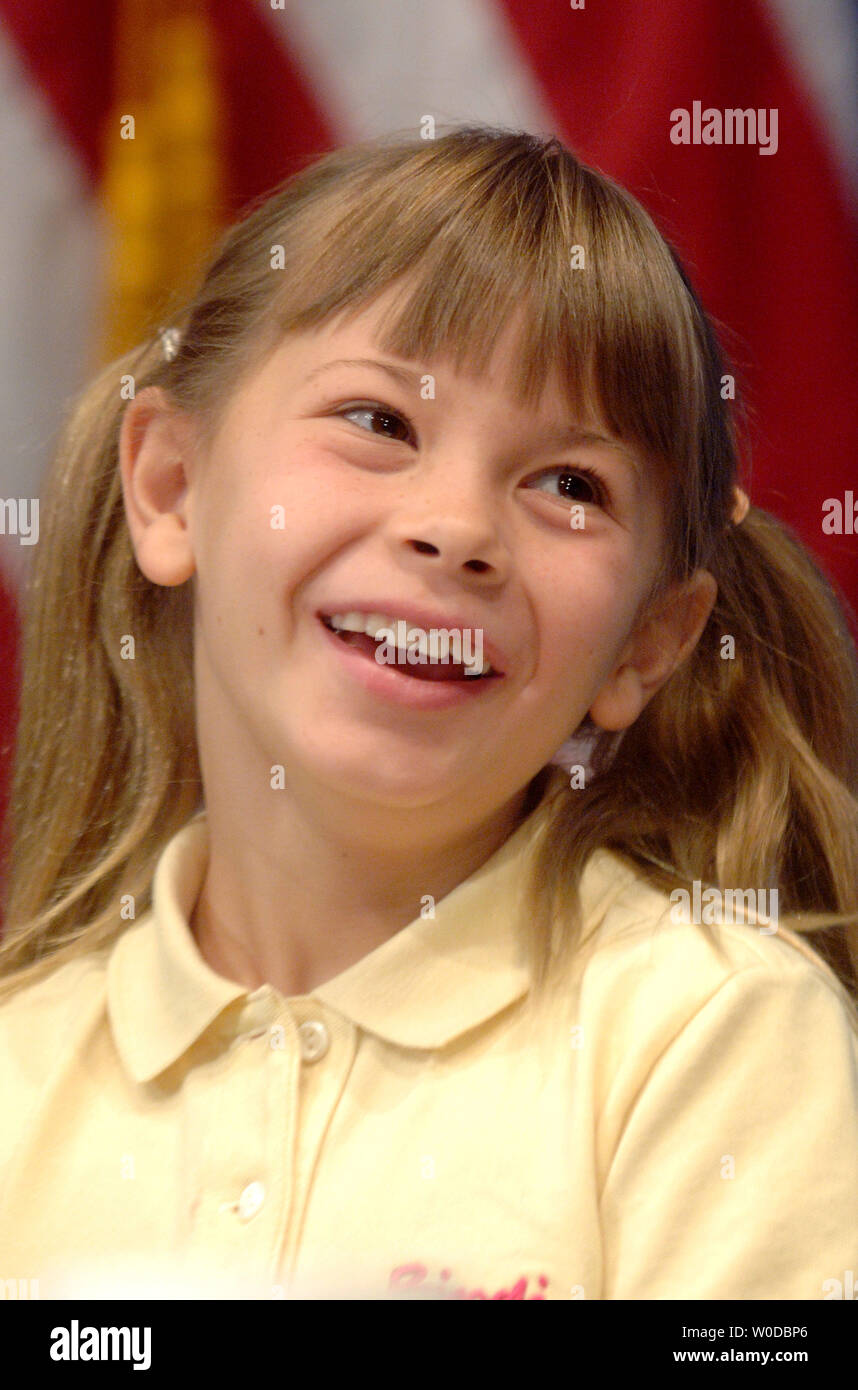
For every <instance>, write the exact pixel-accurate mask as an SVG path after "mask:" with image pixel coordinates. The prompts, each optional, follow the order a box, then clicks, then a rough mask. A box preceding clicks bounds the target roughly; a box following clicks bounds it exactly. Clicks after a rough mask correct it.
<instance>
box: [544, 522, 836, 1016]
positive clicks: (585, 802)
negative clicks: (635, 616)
mask: <svg viewBox="0 0 858 1390" xmlns="http://www.w3.org/2000/svg"><path fill="white" fill-rule="evenodd" d="M709 568H710V570H711V571H712V572H713V574H714V576H715V578H716V579H717V581H718V597H717V600H716V603H715V606H714V608H713V610H712V613H711V614H710V617H709V620H708V622H707V624H706V627H705V628H704V630H703V633H702V635H701V637H700V640H699V642H698V644H697V646H696V647H695V649H694V651H693V652H692V653H691V655H690V656H689V657H688V658H687V659H686V661H685V662H684V663H683V665H682V666H681V667H680V668H679V669H678V670H677V671H676V672H674V674H673V676H672V677H671V678H670V680H669V681H668V682H667V683H666V684H665V685H664V686H663V687H662V689H661V690H659V691H658V692H657V694H656V695H655V696H654V697H653V699H652V700H651V701H650V702H649V704H648V705H647V706H646V707H645V708H644V710H643V711H642V713H641V714H640V716H639V717H638V719H637V720H636V721H635V723H634V724H633V725H632V726H631V727H630V728H628V729H627V730H625V732H624V734H623V737H622V739H621V741H620V742H619V744H618V746H617V745H615V746H614V747H613V749H612V753H613V756H612V757H611V760H610V762H609V765H608V766H607V767H603V770H602V771H601V773H600V774H599V775H598V776H597V777H596V778H595V780H594V781H593V783H592V785H591V786H590V787H589V788H588V789H587V790H585V791H578V792H570V791H569V790H568V788H567V787H561V786H560V785H559V783H558V781H557V780H555V787H554V796H555V814H554V818H553V821H552V823H551V826H550V828H549V832H548V835H547V837H546V841H545V843H544V845H543V848H542V851H541V862H540V866H539V869H538V874H539V878H540V883H541V885H542V892H545V890H546V889H547V890H548V897H550V899H551V902H552V910H556V909H557V907H558V906H559V905H560V904H562V905H563V907H564V909H565V914H564V915H565V916H566V920H567V925H566V927H565V929H564V931H563V933H562V936H563V940H562V945H563V946H569V945H571V944H572V941H573V940H574V939H575V936H576V923H577V917H576V908H575V903H574V900H573V899H572V897H571V894H572V892H573V884H574V883H577V881H578V880H579V877H580V872H581V870H582V868H583V865H584V862H585V860H586V858H587V856H588V855H589V853H590V852H592V850H594V849H596V848H598V847H600V846H604V847H605V848H608V849H611V850H614V851H615V852H617V853H619V854H621V855H624V856H625V857H626V858H627V859H628V860H629V861H630V862H631V863H632V864H633V865H635V866H636V867H637V868H638V869H639V870H641V871H642V872H643V873H644V874H645V876H646V877H647V879H648V880H649V881H650V882H651V883H653V885H654V886H656V887H658V888H660V889H662V890H663V891H666V892H670V891H671V890H672V889H674V888H684V889H685V890H686V891H690V888H691V884H692V883H693V881H694V880H695V879H697V880H699V881H700V882H701V883H702V884H704V885H711V886H715V887H718V888H720V889H721V890H722V891H723V890H725V889H727V888H750V887H753V888H757V889H771V888H772V887H776V888H777V890H778V904H779V919H780V922H781V923H782V924H783V925H785V926H788V927H790V928H792V929H793V930H794V931H798V932H803V933H807V934H808V936H809V939H811V940H812V943H813V947H814V948H815V950H816V952H817V953H818V955H820V956H821V957H822V958H823V959H824V960H825V961H826V962H827V963H828V964H829V965H830V966H831V968H832V969H833V970H834V972H835V974H836V976H837V977H838V979H839V981H840V983H841V984H842V985H843V986H844V987H845V990H846V992H847V996H848V997H849V999H850V1000H852V1001H854V1000H855V999H856V998H858V989H856V979H858V799H856V798H858V662H856V652H855V645H854V642H853V640H852V637H851V634H850V632H849V627H848V624H847V621H846V618H845V615H844V609H843V607H842V606H841V602H840V601H839V600H838V597H837V596H836V594H835V592H834V590H833V589H832V586H831V585H830V583H829V582H828V580H827V579H826V578H825V576H824V575H823V574H822V572H821V570H820V569H819V568H818V567H817V565H816V564H815V562H814V560H813V559H812V558H811V556H810V555H809V554H808V552H807V550H806V549H805V548H804V547H803V546H802V545H801V544H800V542H799V541H798V540H797V539H796V538H795V536H794V535H793V534H792V532H791V531H790V530H789V529H788V528H787V527H786V526H785V525H783V524H782V523H781V522H779V521H777V520H776V519H775V518H774V517H772V516H770V515H769V514H768V513H766V512H765V511H762V510H761V509H759V508H756V507H751V509H750V511H749V512H748V515H747V517H746V518H745V520H744V521H743V522H742V524H741V525H740V526H728V527H727V528H726V529H725V530H724V532H723V537H722V539H721V541H720V544H719V546H718V548H717V550H716V553H715V554H714V555H713V556H712V558H711V560H710V562H709ZM561 866H562V872H559V871H558V870H560V868H561ZM538 912H539V909H537V913H538ZM570 915H571V917H572V919H573V924H572V926H571V928H570V926H569V918H570ZM577 925H578V926H580V923H577ZM537 930H538V927H537ZM545 930H547V927H546V928H545ZM850 1008H851V1009H854V1003H852V1004H851V1005H850ZM855 1017H856V1022H858V1010H855Z"/></svg>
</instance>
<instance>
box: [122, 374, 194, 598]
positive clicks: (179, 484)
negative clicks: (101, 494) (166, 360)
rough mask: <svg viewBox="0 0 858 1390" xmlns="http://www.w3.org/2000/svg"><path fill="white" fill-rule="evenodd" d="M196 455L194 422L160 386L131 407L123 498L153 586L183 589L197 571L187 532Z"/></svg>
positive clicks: (125, 418) (124, 444)
mask: <svg viewBox="0 0 858 1390" xmlns="http://www.w3.org/2000/svg"><path fill="white" fill-rule="evenodd" d="M193 450H194V436H193V430H192V427H191V421H190V418H189V417H188V416H187V415H183V414H181V413H179V412H177V411H176V409H175V407H174V406H172V405H171V403H170V401H169V399H168V397H167V396H166V394H165V392H164V391H163V390H162V389H161V387H160V386H147V387H146V388H145V389H144V390H143V391H141V392H140V393H139V395H137V396H135V398H134V399H133V400H132V401H130V402H129V404H128V406H127V407H126V410H125V414H124V415H123V418H122V425H121V427H120V431H119V469H120V475H121V478H122V496H123V501H124V503H125V516H126V519H127V522H128V530H129V532H130V534H131V544H132V546H133V547H134V554H135V556H136V557H137V563H138V565H139V566H140V569H141V570H142V571H143V573H144V574H145V576H146V578H147V579H151V581H152V583H153V584H165V585H175V584H184V582H185V580H187V579H189V578H190V577H191V575H192V574H193V573H194V569H195V568H196V565H195V560H194V554H193V549H192V546H191V535H190V531H189V527H188V521H189V515H190V500H191V494H190V487H189V483H190V477H191V467H192V463H193V457H194V452H193Z"/></svg>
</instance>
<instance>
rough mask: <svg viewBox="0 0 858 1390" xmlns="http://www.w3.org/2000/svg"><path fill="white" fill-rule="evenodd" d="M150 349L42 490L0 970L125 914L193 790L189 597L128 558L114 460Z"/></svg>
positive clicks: (103, 387) (114, 371)
mask: <svg viewBox="0 0 858 1390" xmlns="http://www.w3.org/2000/svg"><path fill="white" fill-rule="evenodd" d="M164 347H165V345H164V343H163V342H162V339H161V336H160V335H159V334H157V333H156V334H155V335H153V337H152V338H151V339H150V340H148V341H147V342H146V343H144V344H143V345H142V346H141V347H138V348H137V349H135V350H134V351H132V352H129V353H127V354H125V355H124V356H123V357H121V358H119V359H118V360H116V361H114V362H112V363H111V364H110V365H109V366H108V367H105V368H104V369H103V370H102V371H101V372H100V373H99V374H98V376H97V377H96V378H95V379H94V380H93V381H92V383H91V384H90V385H89V387H88V388H87V389H86V390H84V391H83V392H81V394H80V395H79V397H78V398H77V400H76V401H75V403H74V406H73V409H72V411H71V414H70V416H69V419H68V421H67V424H66V426H65V429H64V431H63V434H62V436H61V439H60V441H59V445H58V448H57V452H56V455H55V459H54V463H53V467H52V469H51V470H50V472H49V475H48V478H47V482H46V487H45V489H44V491H43V496H42V501H41V516H42V534H41V544H40V545H39V547H38V549H37V553H36V554H35V556H34V563H33V567H32V569H31V571H30V574H29V578H28V583H27V585H26V587H25V590H24V594H23V598H22V609H23V613H22V651H21V655H22V669H23V671H24V679H25V682H26V681H27V679H28V678H29V679H30V680H31V682H32V684H31V685H30V686H29V687H27V688H25V689H24V691H23V697H22V701H21V713H20V717H19V721H18V729H17V738H16V746H15V758H14V765H13V774H12V784H11V795H10V804H9V813H8V830H9V836H10V855H9V865H8V885H7V893H6V900H5V903H4V936H3V940H2V943H0V976H6V975H9V974H10V973H12V972H22V971H25V970H26V968H27V967H33V966H35V965H37V963H38V962H39V961H40V959H41V957H42V956H43V954H45V952H46V949H47V950H48V951H49V953H50V956H51V961H52V964H54V963H59V962H60V961H61V960H62V959H64V958H65V957H66V956H67V955H69V954H73V953H74V947H75V943H76V942H77V940H78V938H79V936H80V934H81V932H82V931H83V930H84V929H86V934H87V943H88V945H89V946H90V947H92V948H95V947H98V945H99V944H101V943H103V942H104V941H106V940H108V939H110V938H111V937H112V936H113V935H114V934H115V932H116V930H117V929H118V928H119V927H120V926H121V925H122V924H123V923H124V921H127V920H128V919H129V918H133V917H135V916H139V915H140V913H141V912H142V911H143V910H144V909H145V907H146V906H147V905H148V901H149V896H150V890H151V884H150V878H151V851H150V850H148V849H147V848H146V847H147V846H149V845H150V844H151V842H152V835H153V830H154V831H157V838H158V840H164V839H166V838H168V837H169V835H170V834H171V833H172V832H173V831H174V830H176V829H178V828H179V827H180V825H181V824H182V823H183V822H184V821H186V820H187V819H188V817H189V815H191V814H192V812H193V810H194V808H195V806H196V804H197V802H198V801H199V798H200V794H201V784H200V774H199V767H198V762H197V754H196V746H195V740H194V730H193V718H192V690H191V686H190V681H189V672H190V669H191V648H190V640H191V637H190V634H191V624H190V618H191V608H190V599H191V594H190V590H189V586H188V585H182V586H180V587H177V588H164V587H161V586H158V585H153V584H150V583H149V581H148V580H147V579H146V578H145V576H143V574H142V573H141V571H140V570H139V568H138V567H137V563H136V559H135V557H134V553H133V550H132V547H131V541H130V536H129V534H128V529H127V525H126V522H125V516H124V508H123V501H122V487H121V479H120V475H119V467H118V436H119V427H120V423H121V416H122V412H123V410H124V406H125V403H126V399H127V393H128V391H135V392H136V391H139V390H140V389H142V387H144V386H146V385H153V384H159V383H164V382H165V381H167V380H168V379H169V374H170V372H171V371H172V369H173V368H172V363H171V360H170V356H171V354H170V351H169V349H168V350H167V351H166V352H165V350H164ZM120 910H121V914H120ZM30 973H32V971H30V970H27V971H26V975H24V974H21V973H17V974H16V984H17V983H23V982H24V980H25V978H26V977H27V976H28V975H29V974H30Z"/></svg>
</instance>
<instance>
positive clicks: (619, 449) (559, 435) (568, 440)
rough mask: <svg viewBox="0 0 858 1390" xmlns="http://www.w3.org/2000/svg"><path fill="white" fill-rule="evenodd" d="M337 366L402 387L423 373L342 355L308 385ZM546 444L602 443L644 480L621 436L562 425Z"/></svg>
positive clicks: (315, 373)
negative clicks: (368, 371)
mask: <svg viewBox="0 0 858 1390" xmlns="http://www.w3.org/2000/svg"><path fill="white" fill-rule="evenodd" d="M333 367H377V368H380V369H381V371H383V372H388V373H389V374H390V376H392V377H394V378H395V379H396V380H397V381H398V382H399V383H400V385H402V386H415V385H419V384H420V379H421V373H420V372H418V371H413V370H412V369H411V368H409V367H400V366H398V365H397V364H396V363H395V362H382V361H381V359H380V358H376V357H338V358H337V359H336V360H335V361H333V362H323V363H322V365H321V366H320V367H314V368H313V370H312V371H311V372H310V373H309V374H308V375H307V376H306V377H305V378H304V385H305V386H306V385H309V383H310V382H311V381H315V379H316V377H317V376H320V375H321V374H322V372H327V371H329V370H330V369H331V368H333ZM543 440H544V445H545V447H546V448H548V449H555V448H568V447H570V446H573V445H575V444H601V445H602V447H603V448H607V449H612V450H613V451H614V453H617V454H619V455H620V456H621V457H622V458H623V459H624V460H625V462H626V463H628V464H630V465H631V467H632V469H633V471H634V474H635V481H636V482H637V483H640V482H641V473H640V468H639V466H638V461H637V458H636V457H635V455H634V453H633V452H632V450H631V449H629V448H628V446H627V445H625V444H623V442H622V441H621V440H619V439H612V438H611V437H610V435H607V434H600V433H599V432H598V430H587V429H584V428H583V426H581V425H562V426H560V427H559V428H558V429H554V430H549V431H548V432H547V433H546V434H545V435H543Z"/></svg>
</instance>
